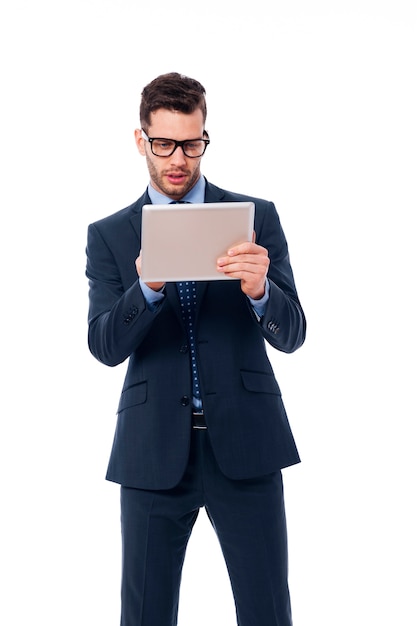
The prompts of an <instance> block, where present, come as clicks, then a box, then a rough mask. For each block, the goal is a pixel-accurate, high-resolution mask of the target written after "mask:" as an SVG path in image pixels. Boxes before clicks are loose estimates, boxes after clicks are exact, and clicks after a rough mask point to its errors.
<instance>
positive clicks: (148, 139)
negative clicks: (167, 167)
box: [141, 128, 210, 159]
mask: <svg viewBox="0 0 417 626" xmlns="http://www.w3.org/2000/svg"><path fill="white" fill-rule="evenodd" d="M141 133H142V137H143V139H145V141H148V142H149V144H150V146H151V152H152V154H153V155H154V156H157V157H159V158H161V159H166V158H167V157H170V156H172V155H173V154H174V152H175V150H176V149H177V148H178V147H180V148H181V150H182V151H183V153H184V156H186V157H187V159H200V158H201V157H202V156H203V154H204V153H205V151H206V149H207V146H208V145H209V143H210V139H209V136H208V133H207V131H204V135H206V136H207V139H204V138H202V137H198V138H196V139H184V140H182V141H177V140H176V139H168V138H167V137H148V135H147V134H146V133H145V131H144V130H143V128H142V129H141ZM157 140H159V141H173V142H174V148H173V150H172V152H170V153H169V154H164V155H161V154H155V152H154V151H153V147H152V142H153V141H157ZM193 141H203V142H204V144H205V146H204V150H203V152H202V153H201V154H199V155H198V156H189V155H188V154H186V153H185V150H184V144H186V143H190V142H193Z"/></svg>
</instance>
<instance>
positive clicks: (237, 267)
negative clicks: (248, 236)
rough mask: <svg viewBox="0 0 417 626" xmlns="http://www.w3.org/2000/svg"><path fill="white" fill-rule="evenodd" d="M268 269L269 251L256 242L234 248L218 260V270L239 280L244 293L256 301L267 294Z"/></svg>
mask: <svg viewBox="0 0 417 626" xmlns="http://www.w3.org/2000/svg"><path fill="white" fill-rule="evenodd" d="M254 239H255V237H254ZM268 268H269V257H268V250H266V248H263V247H262V246H259V245H258V244H257V243H255V241H253V242H249V241H247V242H245V243H241V244H239V245H237V246H233V248H230V250H228V251H227V256H224V257H220V258H219V259H217V270H218V271H219V272H223V273H224V274H225V275H226V276H230V278H239V279H240V285H241V289H242V291H243V293H245V294H246V295H247V296H249V297H250V298H253V299H254V300H259V299H260V298H262V296H263V295H264V294H265V281H266V275H267V273H268Z"/></svg>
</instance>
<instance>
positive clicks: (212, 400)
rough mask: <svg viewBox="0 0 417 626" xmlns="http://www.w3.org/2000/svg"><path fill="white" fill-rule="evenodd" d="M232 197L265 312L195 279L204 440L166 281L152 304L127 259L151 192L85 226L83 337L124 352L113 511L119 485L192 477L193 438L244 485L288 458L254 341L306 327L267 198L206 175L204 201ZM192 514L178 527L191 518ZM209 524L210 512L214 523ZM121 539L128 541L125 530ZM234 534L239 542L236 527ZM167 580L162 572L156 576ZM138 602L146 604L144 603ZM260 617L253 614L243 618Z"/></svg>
mask: <svg viewBox="0 0 417 626" xmlns="http://www.w3.org/2000/svg"><path fill="white" fill-rule="evenodd" d="M242 200H251V201H253V202H254V203H255V231H256V241H257V243H259V244H260V245H261V246H264V247H265V248H267V249H268V252H269V257H270V267H269V272H268V281H269V285H270V295H269V300H268V304H267V307H266V311H265V315H264V316H263V318H262V319H260V320H258V319H257V317H256V315H255V314H254V311H253V309H252V307H251V305H250V303H249V301H248V298H247V297H246V296H245V295H244V294H243V293H242V291H241V289H240V281H235V280H230V281H210V282H199V283H198V284H197V311H196V322H195V336H196V342H197V355H198V371H199V378H200V387H201V393H202V401H203V407H204V414H205V419H206V423H207V426H208V430H207V432H206V433H205V434H204V435H203V437H204V438H205V442H204V444H202V443H201V441H199V442H198V443H197V442H195V441H193V437H194V435H193V434H192V429H191V396H192V384H191V370H190V359H189V354H188V346H187V334H186V331H185V328H184V326H183V322H182V319H181V311H180V304H179V299H178V294H177V290H176V286H175V284H173V283H167V284H166V286H165V299H164V301H163V303H162V304H161V305H160V306H159V307H157V308H156V310H153V309H152V307H150V306H148V305H147V302H146V300H145V298H144V296H143V293H142V290H141V288H140V285H139V282H138V276H137V272H136V268H135V259H136V258H137V256H138V254H139V251H140V248H141V209H142V206H143V205H144V204H146V203H149V201H150V200H149V197H148V194H147V193H145V194H144V195H143V196H142V197H141V198H140V199H139V200H138V201H137V202H135V203H134V204H133V205H131V206H129V207H127V208H126V209H124V210H122V211H119V212H117V213H115V214H113V215H110V216H109V217H106V218H104V219H102V220H100V221H97V222H95V223H94V224H91V225H90V226H89V229H88V244H87V271H86V273H87V276H88V279H89V285H90V291H89V297H90V308H89V332H88V340H89V347H90V350H91V352H92V354H93V355H94V356H95V357H96V358H97V359H98V360H99V361H101V362H102V363H104V364H106V365H109V366H116V365H118V364H120V363H122V362H123V361H125V360H126V359H129V364H128V369H127V373H126V378H125V381H124V385H123V389H122V393H121V397H120V401H119V407H118V418H117V426H116V432H115V437H114V443H113V448H112V451H111V456H110V461H109V465H108V470H107V478H108V480H111V481H114V482H117V483H120V484H121V485H122V488H123V489H124V490H125V491H124V494H125V495H124V496H123V498H124V499H123V498H122V517H123V511H124V512H125V514H126V515H127V513H126V511H127V510H129V511H131V510H132V507H134V506H136V504H135V505H133V504H132V501H131V500H129V503H127V502H128V501H127V496H126V494H131V495H132V494H137V493H140V494H142V495H143V494H146V498H150V495H149V494H150V493H155V492H158V491H159V492H160V493H161V494H170V495H172V494H175V493H176V491H175V490H178V489H179V488H180V486H181V485H182V481H184V480H186V481H188V483H190V481H191V482H192V480H193V478H192V472H191V474H190V471H191V470H190V468H191V467H194V469H195V464H196V463H197V464H199V463H201V459H200V460H198V458H197V460H196V458H194V457H195V455H196V454H197V451H198V450H199V449H200V448H201V446H203V447H207V446H208V447H209V450H206V451H205V452H204V459H205V461H204V463H206V462H207V463H208V462H209V461H208V460H207V459H210V464H211V465H210V467H212V468H213V467H216V473H217V472H218V473H219V475H221V476H223V477H224V478H225V480H226V481H227V482H228V484H229V483H230V484H233V485H237V484H239V485H240V486H242V485H245V484H246V485H248V484H249V483H250V481H256V480H258V479H262V477H265V476H269V477H272V476H274V477H275V478H274V480H275V481H276V480H277V476H279V477H280V470H281V469H282V468H284V467H286V466H289V465H292V464H295V463H298V462H299V456H298V452H297V448H296V445H295V442H294V439H293V436H292V433H291V429H290V426H289V423H288V419H287V415H286V412H285V408H284V405H283V402H282V398H281V392H280V388H279V385H278V382H277V380H276V378H275V376H274V373H273V370H272V367H271V364H270V362H269V360H268V357H267V353H266V349H265V340H266V341H267V342H268V343H269V344H270V345H272V346H273V347H274V348H276V349H278V350H280V351H283V352H288V353H289V352H293V351H295V350H296V349H297V348H299V347H300V346H301V345H302V343H303V342H304V339H305V329H306V324H305V317H304V314H303V310H302V308H301V305H300V302H299V299H298V296H297V291H296V287H295V284H294V278H293V273H292V269H291V266H290V262H289V256H288V249H287V243H286V239H285V236H284V233H283V231H282V228H281V225H280V221H279V217H278V214H277V212H276V209H275V206H274V205H273V203H271V202H267V201H265V200H262V199H259V198H252V197H248V196H243V195H240V194H235V193H231V192H228V191H225V190H222V189H220V188H218V187H216V186H214V185H212V184H210V183H208V182H207V184H206V195H205V201H206V202H230V201H242ZM200 439H201V438H200ZM190 449H191V456H192V458H193V459H194V461H192V459H191V457H190ZM201 449H202V448H201ZM200 452H201V450H200ZM193 463H194V465H193ZM210 475H211V476H213V472H212V471H211V470H210ZM213 484H214V483H213ZM274 488H276V486H275V487H274ZM144 490H146V491H144ZM135 497H136V496H135ZM141 497H142V496H141ZM144 497H145V496H144ZM204 504H205V503H204V502H202V505H204ZM152 506H154V505H152ZM170 506H171V505H170ZM198 506H199V504H198V503H197V504H196V507H198ZM262 506H264V504H263V505H262ZM123 507H124V508H123ZM251 507H252V508H253V504H251ZM214 508H216V506H215V507H214ZM216 510H217V508H216ZM209 515H210V511H209ZM191 518H192V519H191ZM191 518H190V525H189V532H191V527H192V524H193V523H194V521H195V518H194V517H193V516H192V515H191ZM212 521H213V520H212ZM217 525H218V522H217V521H216V524H215V526H216V530H217ZM220 525H221V524H220ZM125 532H126V533H128V532H129V533H130V534H129V536H130V535H131V530H130V531H128V530H127V529H126V528H125ZM163 532H166V529H165V531H163V530H161V534H162V533H163ZM218 534H219V533H218ZM219 538H220V535H219ZM129 541H131V542H134V539H133V535H132V536H130V539H129ZM243 541H246V543H247V539H244V538H243V535H242V542H243ZM283 541H284V540H283ZM155 545H160V544H159V541H156V540H155ZM223 547H224V546H223ZM141 549H142V548H138V554H137V559H140V558H141V557H140V554H139V553H140V550H141ZM184 550H185V547H184ZM284 552H285V550H284ZM225 556H226V555H225ZM125 558H126V555H125ZM283 558H284V557H283ZM284 560H285V559H284ZM246 565H247V567H250V563H247V564H246ZM148 566H149V565H148ZM180 567H181V563H178V568H179V569H180ZM158 584H160V583H158ZM172 584H173V583H172V580H170V581H169V582H167V583H166V588H168V587H169V586H170V585H171V586H172ZM175 584H177V583H175ZM178 584H179V582H178ZM232 585H233V578H232ZM236 586H237V583H236ZM242 593H246V592H245V591H242ZM138 602H139V600H138ZM140 602H142V604H141V605H140V606H141V609H140V610H141V612H142V613H143V614H145V613H146V611H147V610H148V609H146V606H145V605H144V603H143V601H140ZM140 602H139V604H140ZM145 604H146V603H145ZM138 606H139V605H138ZM172 610H174V613H175V609H172V608H171V609H167V611H168V613H169V611H171V612H172ZM149 611H150V613H149V615H150V616H149V623H152V620H153V621H154V624H153V625H152V626H165V623H167V624H171V623H172V624H174V623H176V622H175V619H176V618H175V615H174V616H173V617H172V619H171V618H170V619H171V621H166V622H164V623H162V621H161V623H158V621H155V620H157V619H158V618H156V617H155V615H153V616H152V615H151V612H152V610H151V609H149ZM238 613H239V611H238ZM137 619H138V618H137ZM159 619H160V620H162V617H161V618H159ZM164 619H165V618H164ZM240 619H241V622H239V623H241V624H242V625H243V624H245V625H246V624H250V621H249V619H248V618H245V617H243V616H242V617H241V618H240ZM285 619H287V621H285V620H284V618H282V621H276V622H272V621H269V622H268V618H266V617H265V624H267V625H268V626H271V625H272V624H275V623H276V624H283V625H284V624H285V626H287V625H288V624H289V623H290V622H289V621H288V619H289V618H285ZM143 620H144V621H143V622H142V621H137V622H136V621H135V622H134V621H133V618H132V621H131V622H129V621H128V618H127V617H126V618H125V619H124V621H123V620H122V623H123V624H126V625H127V624H128V623H129V626H130V623H132V624H133V623H135V624H136V623H137V624H142V623H143V624H145V623H146V624H147V623H148V622H147V621H146V619H145V618H143ZM245 620H246V621H245ZM263 623H264V622H263V621H262V620H261V618H260V619H259V620H258V621H257V622H254V626H255V625H256V626H258V625H261V624H263Z"/></svg>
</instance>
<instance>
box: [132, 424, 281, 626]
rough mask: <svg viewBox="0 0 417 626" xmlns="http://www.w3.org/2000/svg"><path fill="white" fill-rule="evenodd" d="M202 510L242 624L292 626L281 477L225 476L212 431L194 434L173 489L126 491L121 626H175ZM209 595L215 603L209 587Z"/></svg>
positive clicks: (275, 474)
mask: <svg viewBox="0 0 417 626" xmlns="http://www.w3.org/2000/svg"><path fill="white" fill-rule="evenodd" d="M203 507H204V508H205V509H206V512H207V515H208V517H209V519H210V521H211V524H212V526H213V528H214V530H215V532H216V534H217V537H218V539H219V542H220V545H221V549H222V552H223V555H224V558H225V562H226V565H227V569H228V573H229V577H230V582H231V586H232V591H233V596H234V600H235V606H236V615H237V624H238V626H291V624H292V618H291V606H290V596H289V590H288V582H287V578H288V559H287V530H286V520H285V509H284V497H283V486H282V476H281V472H277V473H274V474H271V475H267V476H262V477H258V478H253V479H245V480H231V479H229V478H227V477H226V476H224V474H222V472H221V471H220V469H219V467H218V465H217V462H216V460H215V458H214V455H213V451H212V448H211V445H210V439H209V432H208V431H207V430H193V431H192V443H191V449H190V458H189V463H188V466H187V469H186V472H185V474H184V476H183V479H182V480H181V482H180V483H179V484H178V485H177V486H176V487H175V488H173V489H169V490H161V491H147V490H142V489H133V488H128V487H123V486H122V487H121V524H122V556H123V559H122V590H121V593H122V598H121V599H122V607H121V626H175V625H176V624H177V615H178V603H179V592H180V581H181V572H182V566H183V562H184V557H185V552H186V547H187V543H188V540H189V538H190V535H191V531H192V528H193V525H194V523H195V521H196V519H197V515H198V513H199V510H200V508H203ZM202 567H204V565H202ZM196 575H198V572H197V573H196ZM207 598H208V601H213V600H214V599H213V598H211V597H210V590H209V589H208V590H207ZM220 623H222V622H220ZM222 626H226V625H224V624H223V623H222Z"/></svg>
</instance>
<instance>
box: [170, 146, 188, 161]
mask: <svg viewBox="0 0 417 626" xmlns="http://www.w3.org/2000/svg"><path fill="white" fill-rule="evenodd" d="M185 159H186V156H185V154H184V150H183V149H182V146H177V147H176V148H175V150H174V152H173V153H172V154H171V160H172V161H174V163H185Z"/></svg>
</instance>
